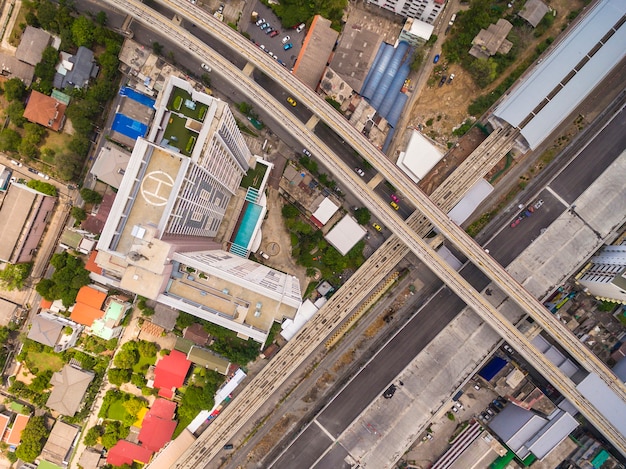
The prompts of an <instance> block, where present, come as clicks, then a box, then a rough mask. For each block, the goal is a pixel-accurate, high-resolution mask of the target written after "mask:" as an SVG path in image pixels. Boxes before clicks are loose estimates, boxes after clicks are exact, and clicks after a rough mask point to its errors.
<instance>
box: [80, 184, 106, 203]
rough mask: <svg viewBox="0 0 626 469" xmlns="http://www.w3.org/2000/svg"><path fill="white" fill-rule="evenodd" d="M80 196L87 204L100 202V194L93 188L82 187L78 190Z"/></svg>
mask: <svg viewBox="0 0 626 469" xmlns="http://www.w3.org/2000/svg"><path fill="white" fill-rule="evenodd" d="M80 196H81V197H82V199H83V200H84V201H85V202H87V203H88V204H99V203H100V202H102V195H100V194H99V193H98V192H96V191H94V190H91V189H88V188H87V187H83V188H82V189H81V190H80Z"/></svg>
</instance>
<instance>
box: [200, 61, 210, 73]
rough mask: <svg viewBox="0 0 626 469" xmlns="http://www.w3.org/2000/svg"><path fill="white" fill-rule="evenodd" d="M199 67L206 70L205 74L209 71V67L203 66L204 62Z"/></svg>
mask: <svg viewBox="0 0 626 469" xmlns="http://www.w3.org/2000/svg"><path fill="white" fill-rule="evenodd" d="M200 66H201V67H202V69H203V70H206V71H207V72H210V71H211V67H209V66H208V65H207V64H205V63H204V62H203V63H201V64H200Z"/></svg>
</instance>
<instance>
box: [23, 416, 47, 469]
mask: <svg viewBox="0 0 626 469" xmlns="http://www.w3.org/2000/svg"><path fill="white" fill-rule="evenodd" d="M49 433H50V432H49V431H48V429H47V428H46V425H45V422H44V418H43V417H41V416H35V417H31V418H30V420H29V421H28V423H27V424H26V427H25V428H24V430H23V431H22V442H21V443H20V445H19V446H18V447H17V449H16V450H15V455H16V456H17V457H18V458H20V459H22V460H23V461H26V462H34V461H35V459H36V458H37V456H39V453H41V450H42V449H43V445H44V443H45V441H46V438H48V434H49Z"/></svg>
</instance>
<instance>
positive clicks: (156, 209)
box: [93, 77, 301, 342]
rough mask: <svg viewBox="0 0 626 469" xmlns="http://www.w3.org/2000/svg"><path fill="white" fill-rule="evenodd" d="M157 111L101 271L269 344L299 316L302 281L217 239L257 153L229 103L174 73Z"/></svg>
mask: <svg viewBox="0 0 626 469" xmlns="http://www.w3.org/2000/svg"><path fill="white" fill-rule="evenodd" d="M155 108H156V114H155V119H154V123H153V124H152V127H151V129H150V132H149V134H148V137H147V138H146V139H141V138H140V139H138V140H137V143H136V145H135V147H134V150H133V153H132V155H131V158H130V161H129V163H128V166H127V168H126V170H125V172H124V178H123V180H122V183H121V185H120V187H119V190H118V193H117V196H116V198H115V202H114V203H113V207H112V208H111V212H110V215H109V217H108V219H107V221H106V224H105V227H104V229H103V231H102V234H101V236H100V239H99V241H98V245H97V249H98V254H97V256H96V263H97V264H98V265H99V266H100V267H101V268H102V274H101V275H96V274H93V277H94V278H95V279H96V280H98V281H100V282H102V283H105V284H108V285H112V286H116V287H118V288H122V289H124V290H127V291H131V292H134V293H136V294H139V295H142V296H144V297H146V298H150V299H153V300H156V301H158V302H161V303H165V304H167V305H169V306H171V307H173V308H175V309H178V310H182V311H186V312H188V313H190V314H193V315H195V316H198V317H201V318H203V319H206V320H208V321H211V322H214V323H216V324H220V325H222V326H224V327H227V328H229V329H232V330H234V331H236V332H238V333H239V334H240V335H242V336H246V337H252V338H254V339H255V340H258V341H260V342H263V341H264V340H265V337H266V336H267V332H268V331H269V329H270V327H271V325H272V323H273V321H274V320H281V319H282V318H283V317H293V315H295V312H296V311H297V309H298V307H299V305H300V302H301V296H300V286H299V283H298V280H297V279H296V278H295V277H292V276H290V275H288V274H285V273H282V272H278V271H275V270H274V269H271V268H269V267H265V266H263V265H260V264H257V263H256V262H253V261H251V260H249V259H247V258H245V257H247V251H246V249H244V250H243V251H244V253H243V254H244V257H241V256H237V255H235V254H231V253H228V252H226V251H223V250H222V249H223V248H224V247H225V245H224V243H223V242H222V240H220V239H216V238H215V237H216V235H217V234H218V230H219V229H220V225H221V224H222V221H223V219H224V217H225V216H227V215H228V216H231V215H233V214H227V208H229V203H230V202H231V199H233V197H234V196H235V195H236V194H237V193H238V190H239V189H240V183H241V180H242V177H243V176H244V175H245V174H246V171H247V170H248V169H249V167H250V165H251V164H255V162H256V159H255V158H254V157H253V156H252V154H251V153H250V150H249V149H248V147H247V146H246V144H245V141H244V139H243V136H242V135H241V132H240V131H239V129H238V128H237V123H236V121H235V119H234V117H233V115H232V113H231V112H230V110H229V108H228V106H227V105H226V104H225V103H224V102H222V101H220V100H218V99H215V98H212V97H211V96H208V95H206V94H204V93H201V92H198V91H196V90H194V89H193V87H192V86H191V85H190V84H189V83H188V82H186V81H184V80H181V79H179V78H176V77H170V79H169V80H168V81H167V82H166V84H165V87H164V89H163V91H162V92H161V94H160V96H159V99H158V100H157V102H156V103H155ZM235 200H236V199H233V202H234V201H235ZM230 205H237V204H230ZM235 216H237V215H235ZM225 259H227V260H228V262H226V261H225ZM218 260H220V261H221V262H218ZM216 264H219V265H216ZM225 264H228V265H227V266H225ZM235 264H236V265H235Z"/></svg>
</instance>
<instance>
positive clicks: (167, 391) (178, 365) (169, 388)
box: [153, 350, 191, 398]
mask: <svg viewBox="0 0 626 469" xmlns="http://www.w3.org/2000/svg"><path fill="white" fill-rule="evenodd" d="M190 366H191V362H190V361H189V360H187V357H186V356H185V354H184V353H182V352H179V351H178V350H172V351H171V352H170V354H169V355H165V356H164V357H163V358H161V359H160V360H159V361H158V362H157V364H156V367H155V369H154V375H155V378H154V385H153V387H154V388H156V389H158V390H159V396H162V397H167V398H172V397H173V396H174V391H175V389H177V388H180V387H181V386H182V385H183V383H184V382H185V378H186V377H187V372H188V371H189V367H190Z"/></svg>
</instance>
